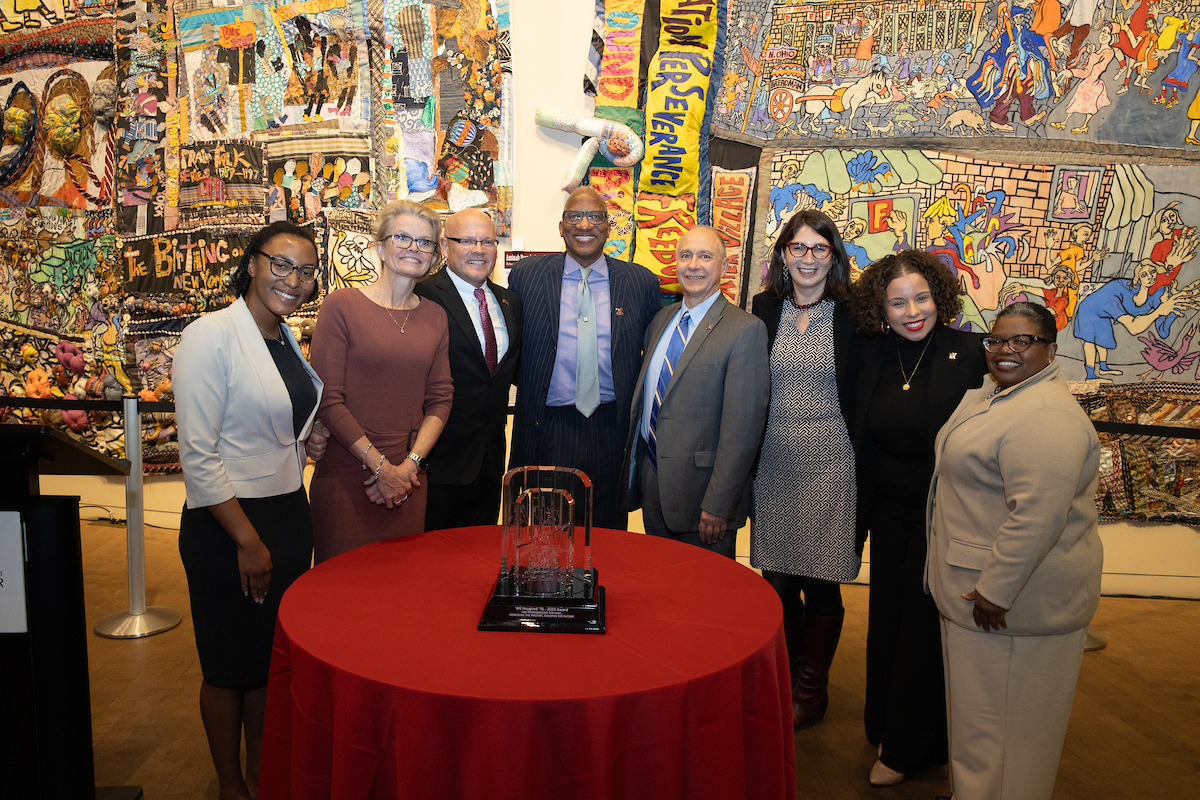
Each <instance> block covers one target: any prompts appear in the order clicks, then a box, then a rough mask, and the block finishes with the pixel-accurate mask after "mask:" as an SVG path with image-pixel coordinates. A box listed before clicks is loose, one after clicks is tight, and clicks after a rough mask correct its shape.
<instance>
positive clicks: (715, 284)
mask: <svg viewBox="0 0 1200 800" xmlns="http://www.w3.org/2000/svg"><path fill="white" fill-rule="evenodd" d="M724 271H725V241H724V240H723V239H722V238H721V234H719V233H717V231H716V230H715V229H714V228H710V227H709V226H707V225H697V226H696V227H694V228H692V229H691V230H690V231H688V232H687V233H685V234H684V235H683V237H682V238H680V240H679V244H677V245H676V246H675V277H676V279H677V280H678V281H679V288H680V289H682V290H683V301H684V304H685V305H687V307H688V308H692V307H693V306H695V305H697V304H698V303H703V302H704V301H705V300H707V299H708V298H710V297H712V296H713V294H715V293H716V292H717V290H718V289H720V287H721V275H722V274H723V273H724Z"/></svg>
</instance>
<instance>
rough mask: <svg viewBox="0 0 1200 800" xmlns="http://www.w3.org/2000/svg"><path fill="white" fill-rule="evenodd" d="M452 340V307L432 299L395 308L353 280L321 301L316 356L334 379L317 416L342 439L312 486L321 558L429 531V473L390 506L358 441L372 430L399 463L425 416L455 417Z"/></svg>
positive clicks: (319, 367) (326, 376)
mask: <svg viewBox="0 0 1200 800" xmlns="http://www.w3.org/2000/svg"><path fill="white" fill-rule="evenodd" d="M401 328H403V329H404V332H403V333H401ZM449 346H450V335H449V330H448V328H447V325H446V312H445V311H444V310H443V309H442V307H441V306H439V305H438V304H437V303H434V302H432V301H430V300H421V302H420V304H419V305H418V306H417V307H416V308H414V309H412V311H411V312H409V311H399V310H394V309H393V310H389V309H387V308H384V307H383V306H381V305H378V304H377V303H375V302H373V301H371V300H370V299H368V298H367V297H366V295H364V294H363V293H362V292H361V291H359V290H358V289H355V288H349V289H338V290H337V291H335V292H333V293H332V294H330V295H329V296H328V297H327V298H325V301H324V302H323V303H322V304H321V313H320V315H319V316H318V317H317V327H316V331H315V332H314V333H313V341H312V351H311V361H312V366H313V369H315V370H316V371H317V374H318V375H320V376H321V380H323V381H324V382H325V391H324V394H323V395H322V398H321V407H320V409H319V410H318V411H317V418H318V419H320V420H321V421H322V422H324V423H325V425H326V426H327V427H328V428H329V430H330V432H331V433H332V434H333V438H332V439H331V440H330V442H329V449H328V450H327V451H326V453H325V457H324V458H322V459H321V460H320V461H318V462H317V468H316V472H315V474H314V475H313V479H312V485H311V486H310V487H309V495H310V498H311V503H312V515H313V546H314V553H315V562H316V563H318V564H319V563H321V562H322V561H325V560H326V559H329V558H332V557H333V556H336V555H338V554H339V553H344V552H346V551H347V550H353V549H354V548H356V547H361V546H362V545H364V544H370V543H371V542H379V541H383V540H384V539H391V538H393V537H396V536H404V535H406V534H410V533H419V532H420V531H422V530H424V525H425V497H426V488H427V483H426V478H425V475H424V473H422V474H421V475H420V481H421V486H420V488H418V489H416V490H414V491H413V492H412V493H411V494H410V495H409V497H408V499H407V500H405V501H404V502H403V503H401V504H399V505H395V506H393V507H392V508H390V509H389V508H388V507H387V506H386V505H376V504H375V503H372V502H371V501H370V500H368V499H367V493H366V487H365V486H364V485H363V482H364V481H366V480H368V479H369V478H370V477H371V476H370V473H367V472H364V471H363V468H362V462H360V461H359V460H358V459H357V458H355V457H354V456H353V455H351V454H350V451H349V449H348V448H349V447H350V445H352V444H354V442H356V441H358V439H359V438H360V437H362V435H363V434H366V436H367V438H368V439H370V441H371V443H372V444H374V445H375V447H376V448H377V449H378V450H379V451H380V452H381V453H383V454H384V455H386V456H387V458H388V461H390V462H391V463H393V464H396V465H399V464H401V463H403V460H404V458H405V456H407V455H408V451H409V448H410V447H411V444H412V442H413V441H415V440H416V435H417V428H419V427H420V425H421V420H423V419H424V418H425V417H426V416H428V415H433V416H436V417H438V418H440V419H441V420H442V421H443V422H444V421H445V420H446V419H447V418H448V417H449V416H450V404H451V399H452V397H453V394H454V385H453V381H452V380H451V378H450V359H449V354H448V353H449ZM371 455H372V458H373V459H374V458H375V455H374V453H373V452H372V454H371Z"/></svg>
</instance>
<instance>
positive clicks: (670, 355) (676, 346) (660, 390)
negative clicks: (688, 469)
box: [646, 311, 691, 472]
mask: <svg viewBox="0 0 1200 800" xmlns="http://www.w3.org/2000/svg"><path fill="white" fill-rule="evenodd" d="M690 324H691V317H690V316H688V312H686V311H685V312H683V316H682V317H680V318H679V324H678V325H676V326H675V330H674V331H673V332H672V333H671V341H670V343H668V344H667V357H666V358H664V359H663V365H662V371H661V372H659V373H658V386H657V387H656V388H655V390H654V402H653V403H651V404H650V424H649V425H647V426H646V430H647V431H648V432H649V433H650V438H649V439H648V440H647V441H646V455H647V456H648V457H649V458H650V466H651V467H653V468H654V471H655V472H658V439H657V437H656V436H655V435H654V428H655V426H656V425H657V424H658V407H659V406H661V405H662V399H663V396H664V395H665V394H666V393H667V387H668V386H669V385H670V384H671V376H672V375H674V374H675V365H676V364H678V363H679V357H680V356H681V355H683V348H684V346H685V345H686V344H687V335H688V326H689V325H690Z"/></svg>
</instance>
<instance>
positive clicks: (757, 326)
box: [627, 226, 771, 558]
mask: <svg viewBox="0 0 1200 800" xmlns="http://www.w3.org/2000/svg"><path fill="white" fill-rule="evenodd" d="M675 265H676V277H677V279H678V281H679V285H680V287H681V288H682V290H683V302H682V303H679V304H678V305H675V306H670V307H668V308H664V309H663V310H662V311H660V312H659V313H658V314H657V315H656V316H655V317H654V319H653V320H652V321H651V322H650V327H649V328H648V329H647V330H646V341H645V351H646V359H645V361H644V363H643V364H642V371H641V374H640V375H639V377H638V382H637V386H636V389H635V391H634V394H633V405H632V408H631V413H630V426H629V439H628V441H629V449H628V450H627V454H628V458H627V467H628V470H629V481H628V483H627V488H628V490H629V493H630V495H629V496H630V507H631V508H637V507H638V505H639V502H638V501H639V497H638V495H639V494H640V505H641V506H642V517H643V520H644V523H645V527H646V533H649V534H652V535H655V536H665V537H670V538H674V539H678V540H680V541H685V542H688V543H690V544H694V545H698V546H700V547H704V548H706V549H709V550H712V551H713V552H716V553H720V554H722V555H725V556H728V557H730V558H733V557H734V539H735V537H736V534H737V530H738V528H740V527H741V526H742V525H744V524H745V523H746V514H747V511H748V510H749V505H750V468H751V466H752V465H753V463H754V455H755V452H756V451H757V449H758V443H759V439H760V438H761V436H762V431H763V425H764V424H765V423H766V419H767V406H768V403H769V399H770V392H771V368H770V363H769V359H768V355H767V329H766V326H765V325H763V323H762V320H760V319H758V318H757V317H755V316H753V315H751V314H748V313H746V312H745V311H743V310H742V309H740V308H738V307H737V306H735V305H733V304H732V303H730V302H729V301H728V300H726V299H725V296H724V295H723V294H722V293H721V291H720V288H721V275H722V273H723V271H724V269H725V245H724V243H723V242H722V241H721V236H720V234H718V233H717V232H716V231H715V230H713V229H712V228H710V227H707V226H698V227H696V228H693V229H692V230H690V231H688V232H687V233H686V234H684V236H683V238H681V239H680V240H679V245H678V246H677V248H676V250H675ZM639 490H640V492H639Z"/></svg>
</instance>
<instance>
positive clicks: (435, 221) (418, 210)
mask: <svg viewBox="0 0 1200 800" xmlns="http://www.w3.org/2000/svg"><path fill="white" fill-rule="evenodd" d="M405 216H409V217H417V218H418V219H423V220H425V221H426V222H428V223H429V227H430V228H432V229H433V236H432V237H431V238H432V239H433V241H434V243H435V248H434V251H433V254H434V256H441V254H442V252H441V250H442V245H441V238H442V219H441V217H439V216H438V214H437V212H436V211H434V210H433V209H432V208H430V207H429V206H427V205H424V204H422V203H418V202H416V201H414V200H393V201H392V202H390V203H388V204H387V205H386V206H384V207H383V208H381V209H380V210H379V215H378V216H377V217H376V218H375V241H376V242H382V241H383V240H384V239H386V238H387V237H388V235H389V234H390V233H391V231H392V224H393V223H394V222H395V221H396V218H397V217H405Z"/></svg>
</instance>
